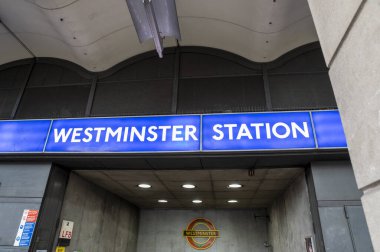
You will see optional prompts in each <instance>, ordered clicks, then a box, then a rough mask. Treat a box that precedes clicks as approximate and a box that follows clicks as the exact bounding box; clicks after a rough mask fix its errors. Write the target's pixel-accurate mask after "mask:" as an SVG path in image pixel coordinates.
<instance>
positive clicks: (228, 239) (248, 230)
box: [137, 209, 268, 252]
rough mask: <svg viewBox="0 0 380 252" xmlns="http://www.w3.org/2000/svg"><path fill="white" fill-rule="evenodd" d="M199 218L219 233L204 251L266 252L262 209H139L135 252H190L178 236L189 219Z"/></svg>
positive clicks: (191, 251) (264, 221) (183, 239)
mask: <svg viewBox="0 0 380 252" xmlns="http://www.w3.org/2000/svg"><path fill="white" fill-rule="evenodd" d="M197 217H203V218H206V219H209V220H210V221H212V222H213V223H214V225H215V227H216V229H218V230H220V238H218V239H217V241H216V242H215V244H214V245H213V246H212V247H211V248H210V249H208V250H207V251H208V252H216V251H217V252H248V251H255V252H267V251H268V250H267V248H266V247H265V246H264V242H266V241H267V223H266V211H265V209H252V210H141V218H140V227H139V237H138V248H137V251H138V252H148V251H149V252H194V251H195V250H194V249H192V248H191V247H190V246H189V245H188V244H187V241H186V240H185V238H184V237H183V235H182V232H183V230H185V229H186V227H187V225H188V224H189V223H190V222H191V220H192V219H194V218H197Z"/></svg>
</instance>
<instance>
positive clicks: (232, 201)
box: [227, 199, 239, 204]
mask: <svg viewBox="0 0 380 252" xmlns="http://www.w3.org/2000/svg"><path fill="white" fill-rule="evenodd" d="M227 202H228V203H231V204H234V203H238V202H239V201H237V200H235V199H231V200H229V201H227Z"/></svg>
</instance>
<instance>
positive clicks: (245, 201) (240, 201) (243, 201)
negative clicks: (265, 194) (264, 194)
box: [215, 198, 251, 207]
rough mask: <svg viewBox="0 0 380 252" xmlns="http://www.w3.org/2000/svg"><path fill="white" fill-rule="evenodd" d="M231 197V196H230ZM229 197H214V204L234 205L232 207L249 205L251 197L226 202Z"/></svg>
mask: <svg viewBox="0 0 380 252" xmlns="http://www.w3.org/2000/svg"><path fill="white" fill-rule="evenodd" d="M232 199H233V198H232ZM228 200H230V199H216V200H215V204H216V205H217V206H218V205H223V206H234V207H241V206H243V205H244V206H245V205H249V204H250V203H251V199H236V200H237V201H238V202H237V203H232V204H231V203H228V202H227V201H228Z"/></svg>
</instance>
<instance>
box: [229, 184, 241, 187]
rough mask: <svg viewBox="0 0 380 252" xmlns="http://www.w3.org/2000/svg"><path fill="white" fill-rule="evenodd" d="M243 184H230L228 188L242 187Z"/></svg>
mask: <svg viewBox="0 0 380 252" xmlns="http://www.w3.org/2000/svg"><path fill="white" fill-rule="evenodd" d="M241 187H242V185H241V184H229V185H228V188H241Z"/></svg>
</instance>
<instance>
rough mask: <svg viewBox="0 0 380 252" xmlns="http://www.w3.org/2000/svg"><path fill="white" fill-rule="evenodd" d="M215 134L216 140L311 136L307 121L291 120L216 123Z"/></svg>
mask: <svg viewBox="0 0 380 252" xmlns="http://www.w3.org/2000/svg"><path fill="white" fill-rule="evenodd" d="M213 131H214V132H215V134H214V135H213V136H212V138H213V139H214V140H216V141H221V140H224V139H228V140H241V139H250V140H253V139H256V140H259V139H262V138H265V139H272V137H274V138H278V139H285V138H288V137H291V138H294V139H297V138H298V137H299V136H302V137H305V138H310V133H309V128H308V124H307V122H302V123H296V122H291V123H290V125H289V124H287V123H284V122H277V123H275V124H270V123H250V124H246V123H242V124H236V123H232V124H215V125H214V126H213Z"/></svg>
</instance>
